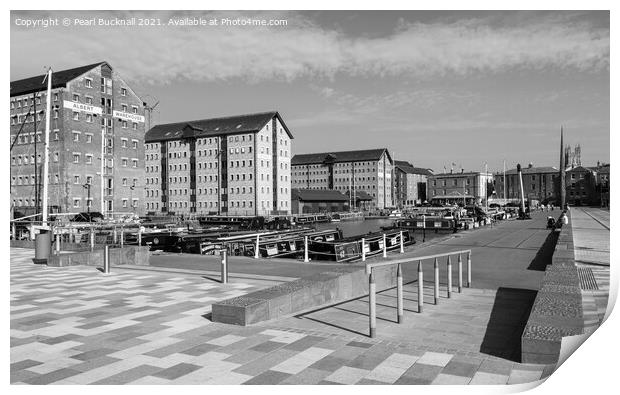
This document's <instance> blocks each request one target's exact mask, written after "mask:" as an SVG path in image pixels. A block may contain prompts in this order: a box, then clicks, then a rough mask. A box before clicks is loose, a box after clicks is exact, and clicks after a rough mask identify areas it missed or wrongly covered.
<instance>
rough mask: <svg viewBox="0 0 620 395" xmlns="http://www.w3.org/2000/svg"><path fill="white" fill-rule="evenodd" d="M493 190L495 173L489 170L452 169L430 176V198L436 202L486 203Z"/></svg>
mask: <svg viewBox="0 0 620 395" xmlns="http://www.w3.org/2000/svg"><path fill="white" fill-rule="evenodd" d="M493 192H494V191H493V174H492V173H488V172H476V171H470V172H466V171H460V172H458V173H457V172H452V171H451V172H450V173H437V174H433V175H431V176H429V177H428V199H429V201H432V202H435V203H448V204H465V205H469V204H474V203H476V204H480V203H486V200H487V198H488V197H490V196H491V195H492V193H493Z"/></svg>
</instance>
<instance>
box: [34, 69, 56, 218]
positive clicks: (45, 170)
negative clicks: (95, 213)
mask: <svg viewBox="0 0 620 395" xmlns="http://www.w3.org/2000/svg"><path fill="white" fill-rule="evenodd" d="M46 104H47V106H46V107H47V109H46V110H47V111H46V115H45V145H44V147H43V177H42V178H43V196H42V198H41V203H42V205H43V212H42V214H43V219H42V221H43V226H47V209H48V207H47V196H48V187H49V148H50V121H51V118H52V114H51V113H52V68H51V67H50V68H49V70H48V71H47V100H46ZM35 119H36V114H35ZM35 141H36V131H35ZM35 144H36V143H35ZM35 162H36V158H35Z"/></svg>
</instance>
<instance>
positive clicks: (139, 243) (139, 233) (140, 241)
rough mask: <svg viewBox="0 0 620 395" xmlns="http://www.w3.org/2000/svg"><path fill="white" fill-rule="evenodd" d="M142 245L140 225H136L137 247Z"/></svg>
mask: <svg viewBox="0 0 620 395" xmlns="http://www.w3.org/2000/svg"><path fill="white" fill-rule="evenodd" d="M141 245H142V226H139V227H138V247H139V246H141Z"/></svg>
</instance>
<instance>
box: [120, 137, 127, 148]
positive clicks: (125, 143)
mask: <svg viewBox="0 0 620 395" xmlns="http://www.w3.org/2000/svg"><path fill="white" fill-rule="evenodd" d="M121 147H123V148H127V139H125V138H122V139H121Z"/></svg>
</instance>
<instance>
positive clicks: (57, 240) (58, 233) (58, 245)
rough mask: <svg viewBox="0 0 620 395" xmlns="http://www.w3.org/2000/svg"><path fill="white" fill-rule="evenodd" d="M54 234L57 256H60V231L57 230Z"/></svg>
mask: <svg viewBox="0 0 620 395" xmlns="http://www.w3.org/2000/svg"><path fill="white" fill-rule="evenodd" d="M54 232H55V233H56V255H59V254H60V230H59V229H57V228H56V229H55V230H54Z"/></svg>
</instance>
